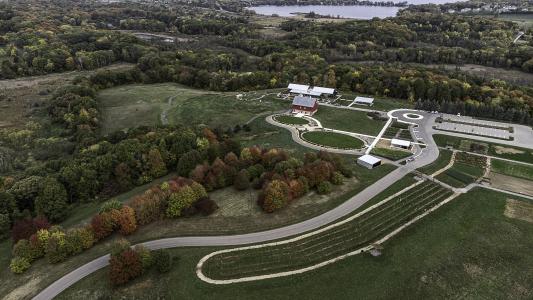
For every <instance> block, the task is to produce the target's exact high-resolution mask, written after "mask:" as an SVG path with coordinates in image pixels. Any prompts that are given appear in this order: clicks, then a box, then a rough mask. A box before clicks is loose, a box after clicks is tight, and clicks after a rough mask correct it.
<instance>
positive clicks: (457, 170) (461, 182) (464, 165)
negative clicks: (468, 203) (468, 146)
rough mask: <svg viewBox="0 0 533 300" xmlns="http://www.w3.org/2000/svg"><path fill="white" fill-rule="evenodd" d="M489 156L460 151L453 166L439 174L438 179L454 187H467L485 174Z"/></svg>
mask: <svg viewBox="0 0 533 300" xmlns="http://www.w3.org/2000/svg"><path fill="white" fill-rule="evenodd" d="M486 164H487V158H485V157H483V156H477V155H472V154H468V153H465V152H458V153H457V154H456V155H455V162H454V164H453V166H452V167H451V168H450V169H448V170H446V171H444V172H443V173H442V174H440V175H439V176H437V179H438V180H440V181H442V182H444V183H446V184H448V185H450V186H453V187H457V188H461V187H465V186H467V185H469V184H471V183H473V182H475V181H476V180H477V179H478V178H480V177H481V176H482V175H483V172H484V168H485V166H486Z"/></svg>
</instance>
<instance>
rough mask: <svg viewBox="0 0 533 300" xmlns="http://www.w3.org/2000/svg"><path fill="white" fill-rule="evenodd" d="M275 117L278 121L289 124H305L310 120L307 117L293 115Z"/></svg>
mask: <svg viewBox="0 0 533 300" xmlns="http://www.w3.org/2000/svg"><path fill="white" fill-rule="evenodd" d="M275 119H276V121H278V122H280V123H283V124H288V125H305V124H309V121H307V120H306V119H304V118H297V117H293V116H276V117H275Z"/></svg>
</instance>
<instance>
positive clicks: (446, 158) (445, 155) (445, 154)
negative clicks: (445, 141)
mask: <svg viewBox="0 0 533 300" xmlns="http://www.w3.org/2000/svg"><path fill="white" fill-rule="evenodd" d="M452 154H453V152H452V151H450V150H445V149H439V157H438V158H437V160H436V161H434V162H432V163H431V164H429V165H427V166H425V167H423V168H420V169H418V170H419V171H420V172H422V173H424V174H427V175H431V174H433V173H435V172H437V171H438V170H440V169H442V168H444V167H446V166H447V165H448V163H449V162H450V159H451V158H452Z"/></svg>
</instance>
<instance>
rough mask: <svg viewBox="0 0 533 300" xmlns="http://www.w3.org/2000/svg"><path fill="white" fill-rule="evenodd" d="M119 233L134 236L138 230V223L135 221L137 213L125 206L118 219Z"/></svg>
mask: <svg viewBox="0 0 533 300" xmlns="http://www.w3.org/2000/svg"><path fill="white" fill-rule="evenodd" d="M118 223H119V228H120V229H119V232H120V234H123V235H129V234H132V233H133V232H134V231H135V230H136V229H137V221H136V220H135V211H134V210H133V208H131V207H129V206H127V205H124V206H123V207H122V208H121V209H120V217H119V219H118Z"/></svg>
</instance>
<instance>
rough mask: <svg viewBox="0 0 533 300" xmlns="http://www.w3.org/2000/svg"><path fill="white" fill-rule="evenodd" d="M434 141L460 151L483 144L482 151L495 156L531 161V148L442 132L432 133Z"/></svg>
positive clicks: (532, 158)
mask: <svg viewBox="0 0 533 300" xmlns="http://www.w3.org/2000/svg"><path fill="white" fill-rule="evenodd" d="M433 138H434V139H435V142H436V143H437V145H438V146H440V147H446V146H452V147H453V148H455V149H458V150H462V151H473V150H474V149H472V145H474V146H475V145H483V146H484V147H485V148H486V149H485V151H482V153H484V154H488V155H491V156H495V157H501V158H507V159H511V160H516V161H522V162H527V163H533V150H531V149H526V148H520V147H513V146H507V145H503V144H495V143H487V142H484V141H476V140H470V139H465V138H460V137H454V136H448V135H443V134H435V135H433ZM473 152H476V151H473Z"/></svg>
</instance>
